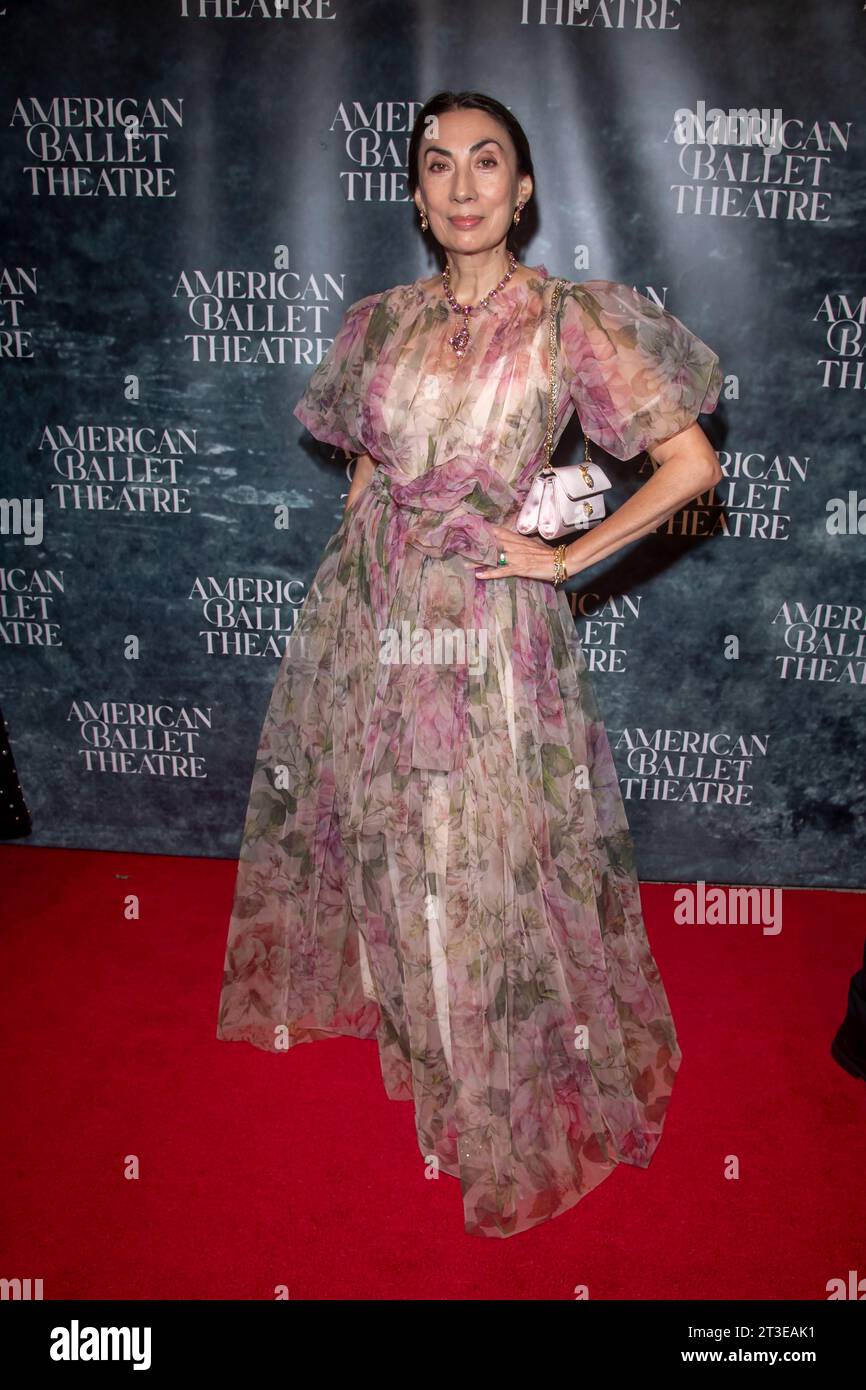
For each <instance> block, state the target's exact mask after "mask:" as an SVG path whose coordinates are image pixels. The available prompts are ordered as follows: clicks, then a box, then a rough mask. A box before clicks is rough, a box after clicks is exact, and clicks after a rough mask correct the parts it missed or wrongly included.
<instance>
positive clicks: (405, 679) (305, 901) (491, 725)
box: [217, 265, 722, 1236]
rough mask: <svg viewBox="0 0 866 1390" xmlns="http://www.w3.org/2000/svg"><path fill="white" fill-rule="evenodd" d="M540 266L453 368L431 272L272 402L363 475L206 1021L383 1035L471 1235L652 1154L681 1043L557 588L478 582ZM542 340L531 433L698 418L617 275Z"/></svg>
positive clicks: (269, 782) (525, 371)
mask: <svg viewBox="0 0 866 1390" xmlns="http://www.w3.org/2000/svg"><path fill="white" fill-rule="evenodd" d="M553 284H554V279H553V277H551V276H550V275H549V274H548V271H547V270H546V268H545V267H544V266H543V265H540V266H536V267H534V268H533V269H532V276H531V279H528V280H525V281H509V282H508V283H507V284H506V286H505V288H504V289H503V290H502V291H500V293H499V294H498V295H497V296H495V297H494V298H493V299H492V300H491V301H490V303H489V305H488V306H487V307H486V308H485V309H482V310H481V311H479V312H478V313H476V314H473V315H472V317H471V319H470V328H471V345H470V347H469V350H468V352H467V353H466V355H465V357H464V358H463V359H462V360H458V359H457V357H456V356H455V354H454V351H453V349H452V348H451V347H450V346H449V344H448V341H447V340H448V338H449V336H450V335H451V334H453V333H454V332H455V329H456V327H458V326H459V322H460V321H459V320H458V319H457V316H456V315H454V314H453V312H452V311H451V310H450V309H449V307H448V305H447V303H446V301H445V300H444V297H443V294H442V291H441V287H439V286H437V287H434V288H431V287H429V286H426V285H424V284H423V283H422V282H420V281H416V282H414V283H412V284H403V285H397V286H394V287H393V288H391V289H388V290H385V291H382V292H380V293H376V294H370V295H367V296H366V297H365V298H363V299H360V300H358V301H357V302H356V303H354V304H352V305H351V307H350V308H349V309H348V310H347V311H346V312H345V315H344V318H343V321H342V324H341V326H340V328H339V331H338V333H337V337H336V339H335V341H334V342H333V345H332V346H331V348H330V350H329V352H328V354H327V356H326V357H325V359H324V360H323V361H322V363H321V364H320V365H319V366H318V367H317V368H316V370H315V371H314V372H313V374H312V376H311V378H310V381H309V384H308V386H307V389H306V391H305V392H304V394H303V396H302V398H301V400H300V401H299V403H298V405H297V406H296V407H295V410H294V414H295V415H296V416H297V417H298V419H299V420H300V421H301V422H302V423H303V424H304V425H305V426H306V427H307V429H309V430H310V431H311V433H312V434H313V435H314V436H315V437H316V438H318V439H321V440H325V441H328V442H329V443H331V444H334V445H336V446H338V447H339V448H341V449H344V450H346V451H348V452H349V453H352V454H357V453H362V452H366V453H369V454H370V455H371V456H372V457H373V458H374V459H375V460H376V461H377V467H376V469H375V472H374V474H373V478H372V481H371V482H370V484H369V485H368V486H367V487H366V488H365V489H364V490H363V492H362V493H361V494H360V495H359V496H358V497H357V499H356V500H355V501H353V502H352V504H351V505H350V506H349V507H348V508H347V509H346V511H345V514H344V517H343V519H342V521H341V523H340V525H339V526H338V528H337V530H336V531H335V533H334V535H333V536H332V537H331V539H330V541H329V542H328V544H327V546H326V548H325V552H324V555H323V557H322V560H321V564H320V566H319V569H318V571H317V573H316V576H315V580H314V582H313V584H312V586H311V589H310V591H309V593H308V595H307V597H306V600H305V602H304V605H303V607H302V609H301V612H300V615H299V621H298V625H297V628H296V630H295V633H294V634H293V637H292V639H291V640H290V642H289V643H288V646H287V650H286V653H285V655H284V657H283V659H282V661H281V664H280V668H279V671H278V673H277V677H276V683H275V685H274V689H273V694H272V696H271V699H270V704H269V707H268V711H267V716H266V719H265V723H264V727H263V730H262V734H261V741H260V745H259V750H258V755H257V759H256V763H255V770H254V772H253V776H252V786H251V793H250V800H249V807H248V811H247V815H246V821H245V825H244V830H243V841H242V848H241V852H240V860H239V864H238V874H237V884H236V892H235V899H234V905H233V911H232V916H231V921H230V924H229V935H228V944H227V951H226V960H225V975H224V981H223V985H222V993H221V999H220V1009H219V1020H218V1027H217V1037H218V1038H220V1039H223V1040H244V1041H247V1042H250V1043H253V1044H255V1046H257V1047H260V1048H264V1049H266V1050H267V1051H286V1050H288V1049H289V1048H291V1047H293V1046H294V1045H295V1044H297V1043H302V1042H311V1041H313V1040H315V1039H319V1038H327V1037H332V1036H334V1035H337V1034H350V1035H352V1036H354V1037H359V1038H375V1039H376V1042H377V1044H378V1052H379V1059H380V1063H381V1071H382V1078H383V1082H384V1086H385V1090H386V1092H387V1094H388V1096H390V1097H391V1098H392V1099H394V1100H406V1101H411V1102H412V1103H413V1105H414V1112H415V1127H416V1132H417V1138H418V1144H419V1147H420V1151H421V1155H422V1156H423V1164H424V1165H426V1166H422V1163H421V1162H419V1175H421V1174H429V1173H432V1172H434V1171H438V1172H440V1173H447V1174H451V1175H453V1176H454V1177H457V1178H459V1179H460V1184H461V1191H462V1198H463V1212H464V1228H465V1230H466V1232H467V1233H470V1234H476V1235H483V1236H510V1235H514V1234H516V1233H517V1232H519V1231H523V1230H526V1229H527V1228H529V1227H531V1226H535V1225H537V1224H538V1223H540V1222H542V1221H546V1220H548V1219H549V1218H551V1217H554V1216H557V1215H559V1214H560V1213H562V1212H564V1211H566V1210H567V1209H568V1208H569V1207H572V1206H574V1205H575V1203H577V1202H578V1201H579V1200H580V1199H581V1197H583V1196H584V1195H585V1194H586V1193H587V1192H589V1191H591V1189H592V1188H594V1187H595V1186H596V1185H597V1184H598V1183H600V1182H601V1181H602V1180H603V1179H604V1178H606V1177H607V1176H608V1174H609V1173H611V1172H612V1171H613V1169H614V1168H615V1167H616V1165H617V1164H618V1163H627V1164H634V1165H637V1166H638V1167H642V1168H645V1167H646V1166H647V1165H648V1164H649V1162H650V1159H651V1158H652V1155H653V1153H654V1152H655V1149H656V1147H657V1145H658V1143H659V1140H660V1138H661V1133H662V1127H663V1124H664V1119H665V1113H666V1110H667V1104H668V1097H669V1095H670V1093H671V1089H672V1086H673V1082H674V1077H675V1075H676V1072H677V1069H678V1067H679V1064H680V1060H681V1055H682V1054H681V1051H680V1049H679V1047H678V1044H677V1037H676V1032H675V1028H674V1022H673V1019H672V1016H671V1011H670V1008H669V1004H668V1000H667V996H666V994H665V990H664V987H663V984H662V981H661V979H660V976H659V972H658V969H657V966H656V964H655V961H654V959H653V957H652V954H651V951H650V947H649V944H648V940H647V935H646V930H645V926H644V922H643V918H642V915H641V906H640V897H639V891H638V880H637V877H636V874H635V865H634V855H633V847H632V841H631V838H630V835H629V830H628V823H627V820H626V816H625V810H624V806H623V802H622V798H621V794H620V790H619V784H618V781H617V773H616V769H615V766H614V762H613V759H612V756H611V751H610V747H609V743H608V739H607V736H606V734H605V730H604V726H603V724H602V721H601V719H600V716H599V712H598V708H597V705H596V701H595V699H594V696H593V691H592V688H591V685H590V681H589V678H588V673H587V666H586V663H585V660H584V656H583V653H582V650H581V646H580V641H579V638H578V637H577V633H576V631H575V627H574V621H573V617H572V614H571V611H570V608H569V604H568V600H567V598H566V596H565V594H564V593H563V591H562V590H561V589H555V588H554V587H553V585H552V584H550V583H546V582H543V581H539V580H535V579H523V578H513V577H512V578H502V579H486V580H480V579H476V578H475V576H474V569H475V567H476V566H478V565H490V564H495V562H496V555H497V547H496V545H495V544H494V543H493V541H492V535H491V531H490V526H489V523H491V522H494V523H501V524H504V525H513V522H514V519H515V518H516V516H517V513H518V511H519V508H520V504H521V502H522V500H523V498H524V496H525V494H526V491H527V489H528V487H529V482H530V480H531V478H532V476H533V474H534V472H535V471H536V469H537V467H538V466H539V463H540V462H541V460H542V458H543V441H544V432H545V423H546V410H547V382H548V360H549V359H548V317H547V314H548V309H549V303H550V296H551V289H552V286H553ZM559 333H560V338H559V342H560V349H559V353H558V371H559V374H560V390H559V404H558V413H557V419H556V431H555V435H554V439H555V440H556V439H557V438H558V437H559V435H560V433H561V431H562V429H563V428H564V427H565V425H566V423H567V421H568V418H569V416H570V415H571V414H572V412H573V411H574V410H575V408H577V410H578V414H579V416H580V420H581V423H582V425H583V427H584V428H585V432H586V434H587V436H588V438H589V439H590V440H592V441H594V442H595V443H596V444H598V445H599V446H601V448H603V449H605V450H607V451H608V452H609V453H611V454H612V455H614V456H615V457H616V458H618V459H630V458H632V457H633V456H634V455H636V454H639V453H640V452H641V451H642V450H644V449H647V448H649V447H650V446H652V445H653V444H654V443H657V442H659V441H661V440H663V439H666V438H667V437H669V436H670V435H672V434H674V433H676V432H677V431H679V430H681V429H684V428H685V427H686V426H687V425H689V424H691V423H692V422H693V421H694V420H695V419H696V417H697V416H698V414H699V413H700V412H707V411H711V410H713V409H714V408H715V405H716V403H717V400H718V396H719V391H720V388H721V384H722V376H721V371H720V368H719V362H718V358H717V356H716V354H715V353H714V352H712V351H711V349H710V348H709V347H707V346H706V345H705V344H704V343H703V342H702V341H701V340H700V339H699V338H697V337H695V336H694V334H692V333H691V332H690V331H689V330H688V329H687V328H686V327H684V325H683V324H682V323H681V322H680V321H679V320H678V319H677V318H675V317H673V315H671V314H670V313H669V312H667V311H665V310H662V309H661V308H659V307H657V306H656V305H655V304H653V303H652V302H651V301H650V300H648V299H647V298H645V297H644V296H642V295H640V294H638V293H636V292H635V291H634V290H632V289H630V288H629V287H628V286H626V285H622V284H617V283H615V282H613V281H609V280H585V281H583V282H575V283H572V282H568V283H567V284H566V287H565V290H564V291H563V294H562V298H561V301H560V310H559ZM437 634H438V636H437ZM437 640H438V642H439V645H438V646H437Z"/></svg>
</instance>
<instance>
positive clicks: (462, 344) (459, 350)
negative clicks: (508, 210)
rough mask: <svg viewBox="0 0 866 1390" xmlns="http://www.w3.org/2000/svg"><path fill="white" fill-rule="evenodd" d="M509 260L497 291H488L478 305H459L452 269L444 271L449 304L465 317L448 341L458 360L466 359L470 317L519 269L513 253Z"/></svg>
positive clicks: (510, 254) (446, 295) (497, 290)
mask: <svg viewBox="0 0 866 1390" xmlns="http://www.w3.org/2000/svg"><path fill="white" fill-rule="evenodd" d="M508 259H509V261H510V263H511V265H510V269H509V270H508V271H507V273H506V274H505V275H503V277H502V279H501V280H500V281H499V284H498V285H497V286H496V287H495V289H492V290H488V292H487V294H486V295H485V296H484V298H483V299H479V301H478V303H477V304H458V303H457V300H456V299H455V298H454V296H453V294H452V293H451V267H450V266H448V265H446V267H445V269H444V270H443V272H442V287H443V289H444V291H445V298H446V299H447V300H448V303H449V304H450V305H451V308H452V309H453V310H454V313H455V314H462V315H463V322H462V324H461V325H460V327H459V329H458V330H457V332H456V333H454V334H452V336H451V337H450V338H449V339H448V341H449V343H450V344H451V346H452V347H453V349H454V351H455V353H456V354H457V357H458V358H461V357H464V356H465V355H466V349H467V347H468V346H469V315H470V314H474V313H475V310H476V309H483V308H484V306H485V305H486V304H487V302H488V300H490V299H492V298H493V296H494V295H495V294H497V293H498V292H499V290H501V289H502V287H503V285H506V284H507V283H508V281H509V280H510V279H511V277H512V275H513V274H514V272H515V270H516V269H517V265H518V261H517V257H516V256H515V254H514V252H513V251H509V253H508Z"/></svg>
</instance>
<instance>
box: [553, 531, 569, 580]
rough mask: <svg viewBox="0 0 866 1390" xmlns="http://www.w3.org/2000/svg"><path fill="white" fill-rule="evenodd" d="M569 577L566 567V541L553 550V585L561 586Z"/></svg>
mask: <svg viewBox="0 0 866 1390" xmlns="http://www.w3.org/2000/svg"><path fill="white" fill-rule="evenodd" d="M567 578H568V571H567V570H566V568H565V542H563V543H562V545H558V546H557V547H556V549H555V550H554V552H553V585H554V588H557V589H558V588H559V586H560V584H564V583H565V581H566V579H567Z"/></svg>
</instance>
